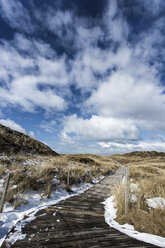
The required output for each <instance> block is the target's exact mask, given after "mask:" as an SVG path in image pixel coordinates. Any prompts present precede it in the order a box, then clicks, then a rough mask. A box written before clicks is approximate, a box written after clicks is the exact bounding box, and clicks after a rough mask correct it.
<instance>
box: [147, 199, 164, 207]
mask: <svg viewBox="0 0 165 248" xmlns="http://www.w3.org/2000/svg"><path fill="white" fill-rule="evenodd" d="M147 204H148V206H149V207H150V208H155V209H156V208H159V209H163V208H165V198H162V197H154V198H151V199H147Z"/></svg>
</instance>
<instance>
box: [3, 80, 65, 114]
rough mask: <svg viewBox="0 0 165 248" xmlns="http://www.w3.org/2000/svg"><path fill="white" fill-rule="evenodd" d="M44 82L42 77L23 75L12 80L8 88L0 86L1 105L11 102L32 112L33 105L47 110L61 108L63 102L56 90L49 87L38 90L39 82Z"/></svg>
mask: <svg viewBox="0 0 165 248" xmlns="http://www.w3.org/2000/svg"><path fill="white" fill-rule="evenodd" d="M44 82H45V80H44V81H43V79H42V78H39V77H35V76H25V77H21V78H18V79H16V80H13V81H12V83H11V86H10V87H9V89H4V88H0V98H1V99H2V102H1V104H2V106H6V105H7V104H9V103H10V104H13V105H15V106H17V105H20V106H21V107H23V109H24V110H26V111H29V112H33V111H34V109H35V107H37V106H38V107H41V108H44V109H46V110H47V111H49V110H51V109H54V110H55V109H56V110H63V109H64V108H65V102H64V100H63V98H61V97H60V96H58V95H57V94H56V92H54V91H53V90H50V89H45V90H40V89H39V88H38V84H39V83H43V86H44Z"/></svg>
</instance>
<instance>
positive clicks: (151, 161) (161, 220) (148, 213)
mask: <svg viewBox="0 0 165 248" xmlns="http://www.w3.org/2000/svg"><path fill="white" fill-rule="evenodd" d="M143 155H144V154H143ZM113 159H118V161H119V162H123V161H124V163H125V164H127V165H129V167H130V178H131V183H135V184H137V185H138V190H136V191H134V192H132V193H130V202H129V211H128V213H126V214H125V212H124V185H123V186H121V185H118V186H117V187H116V186H115V188H114V189H113V194H114V195H115V199H116V206H117V209H118V212H117V221H118V222H119V223H120V224H124V223H129V224H132V225H134V227H135V229H136V230H138V231H141V232H148V233H152V234H156V235H160V236H163V237H165V208H164V209H160V208H157V209H153V208H150V207H149V206H148V204H147V199H149V198H154V197H163V198H165V156H163V155H162V153H161V154H156V156H155V157H154V156H149V154H147V156H142V157H141V158H140V153H138V154H136V153H134V154H133V155H131V156H129V154H126V155H115V156H113ZM132 195H135V196H136V201H135V202H133V201H132V200H131V197H132Z"/></svg>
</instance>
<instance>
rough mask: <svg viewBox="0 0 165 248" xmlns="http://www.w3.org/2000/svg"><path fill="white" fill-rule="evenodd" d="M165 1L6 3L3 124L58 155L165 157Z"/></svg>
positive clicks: (1, 59) (0, 37)
mask: <svg viewBox="0 0 165 248" xmlns="http://www.w3.org/2000/svg"><path fill="white" fill-rule="evenodd" d="M164 27H165V1H164V0H151V1H149V0H134V1H132V0H28V1H27V0H0V123H1V124H3V125H6V126H8V127H10V128H13V129H15V130H17V131H20V132H23V133H26V134H28V135H30V136H31V137H33V138H35V139H37V140H40V141H42V142H44V143H46V144H48V145H49V146H50V147H51V148H53V149H54V150H55V151H56V152H58V153H97V154H104V155H110V154H113V153H125V152H131V151H136V150H145V151H151V150H156V151H165V124H164V123H165V28H164Z"/></svg>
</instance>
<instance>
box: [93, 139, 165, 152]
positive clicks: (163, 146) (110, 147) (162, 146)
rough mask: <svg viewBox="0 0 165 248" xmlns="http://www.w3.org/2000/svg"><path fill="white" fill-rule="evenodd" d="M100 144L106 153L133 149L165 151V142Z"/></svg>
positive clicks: (147, 141)
mask: <svg viewBox="0 0 165 248" xmlns="http://www.w3.org/2000/svg"><path fill="white" fill-rule="evenodd" d="M98 145H99V146H100V147H101V149H103V151H104V153H105V154H108V153H109V154H110V153H112V151H113V153H125V152H132V151H160V152H164V151H165V142H160V141H155V140H154V141H153V140H146V141H139V142H137V143H124V144H122V143H115V142H107V143H106V142H99V143H98Z"/></svg>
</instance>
